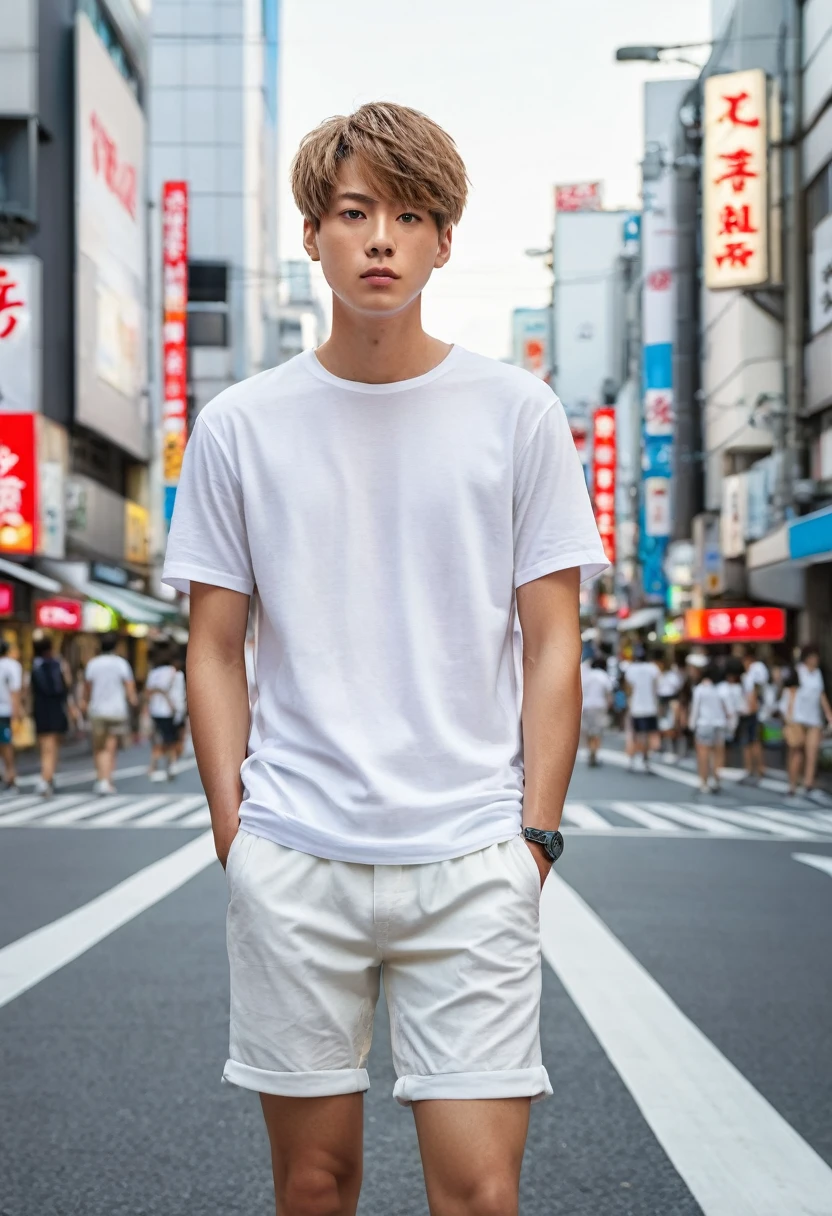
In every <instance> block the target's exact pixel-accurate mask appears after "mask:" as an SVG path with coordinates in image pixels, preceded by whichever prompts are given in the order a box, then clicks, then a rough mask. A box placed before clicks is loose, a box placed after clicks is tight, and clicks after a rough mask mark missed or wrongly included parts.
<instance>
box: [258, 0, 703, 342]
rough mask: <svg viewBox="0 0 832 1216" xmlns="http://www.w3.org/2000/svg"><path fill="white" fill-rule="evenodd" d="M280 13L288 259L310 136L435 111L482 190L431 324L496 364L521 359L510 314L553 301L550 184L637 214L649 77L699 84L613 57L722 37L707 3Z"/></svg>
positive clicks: (421, 1) (306, 4)
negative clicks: (359, 115) (388, 112)
mask: <svg viewBox="0 0 832 1216" xmlns="http://www.w3.org/2000/svg"><path fill="white" fill-rule="evenodd" d="M282 5H283V12H282V30H281V56H282V58H281V69H280V70H281V103H282V104H281V107H280V114H281V119H280V121H281V128H280V142H281V165H280V176H281V195H280V210H281V214H280V230H281V250H280V252H281V257H283V258H303V257H305V254H304V252H303V246H302V244H301V220H300V216H299V215H298V213H297V211H296V209H295V206H294V203H293V201H292V196H291V192H290V190H289V187H288V173H289V165H290V162H291V159H292V156H293V154H294V151H295V148H296V147H297V144H298V142H299V140H300V139H301V137H302V136H303V135H304V134H305V133H306V132H307V131H308V130H310V129H311V128H312V127H314V126H316V125H317V124H318V123H319V122H321V121H322V120H323V119H324V118H328V117H329V116H330V115H333V114H345V113H349V112H350V111H352V110H354V109H355V108H356V107H357V106H359V105H361V104H362V103H363V102H365V101H372V100H387V101H396V102H400V103H402V104H405V105H410V106H414V107H415V108H416V109H419V110H423V111H424V112H425V113H427V114H429V115H430V116H431V118H434V119H435V120H436V121H437V122H439V123H441V124H442V125H443V126H444V127H445V128H446V129H447V130H448V131H449V132H450V134H451V135H452V136H453V137H454V139H455V140H456V142H457V145H458V147H459V149H460V152H461V153H462V156H463V158H464V159H465V161H466V164H467V167H468V172H469V175H470V177H471V179H472V183H473V186H472V191H471V196H470V201H469V205H468V209H467V211H466V214H465V216H464V217H463V220H462V223H461V224H460V226H459V228H458V230H457V232H456V233H455V236H454V250H453V255H452V258H451V261H450V263H449V264H448V266H446V267H445V268H444V269H443V270H441V271H436V272H434V275H433V278H432V279H431V282H430V283H429V284H428V287H427V289H426V291H425V297H424V322H425V327H426V329H428V331H429V332H430V333H433V334H434V335H435V336H437V337H440V338H442V339H443V340H445V341H449V342H458V343H460V344H461V345H463V346H466V347H468V348H469V349H471V350H475V351H478V352H479V353H481V354H484V355H489V356H491V357H493V358H503V357H505V356H507V355H508V354H509V345H510V328H511V311H512V309H514V308H518V307H535V306H539V305H544V304H546V302H547V300H548V298H549V295H550V291H551V277H550V274H549V272H547V270H546V269H545V268H544V266H543V265H542V262H541V261H540V260H539V259H534V258H530V257H528V256H526V254H525V250H526V249H529V248H534V247H538V248H540V247H545V246H546V245H547V244H548V242H549V241H550V239H551V232H552V223H553V186H554V184H555V183H556V182H572V181H595V180H600V181H602V182H603V183H604V204H605V205H606V206H609V207H629V206H633V207H638V205H639V169H638V164H639V161H640V159H641V155H642V148H643V140H642V134H641V123H642V91H643V82H644V81H645V80H656V79H660V78H661V77H667V76H682V75H690V74H692V73H691V70H690V69H687V68H685V67H682V66H678V65H650V64H639V63H634V64H627V63H624V64H619V63H616V62H615V61H614V56H615V50H616V48H617V47H618V46H622V45H628V44H634V43H638V44H649V45H656V44H662V45H669V44H672V43H681V42H695V41H697V40H701V39H706V38H708V37H709V31H710V3H709V0H579V2H578V3H577V4H576V3H575V0H477V2H476V3H474V2H472V0H418V2H417V3H411V4H391V3H390V0H360V2H359V3H357V4H345V3H344V2H343V0H282ZM701 57H702V56H701V55H700V58H701ZM313 274H314V275H315V277H316V283H317V285H318V287H319V290H320V292H321V298H322V300H324V302H325V303H326V302H327V301H328V290H327V288H326V284H325V283H324V281H323V279H322V277H320V268H319V267H318V266H315V267H314V268H313Z"/></svg>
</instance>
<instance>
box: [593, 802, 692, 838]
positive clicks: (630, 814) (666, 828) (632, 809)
mask: <svg viewBox="0 0 832 1216" xmlns="http://www.w3.org/2000/svg"><path fill="white" fill-rule="evenodd" d="M610 810H613V811H615V812H616V814H618V815H623V816H624V818H625V819H632V821H633V823H640V824H641V825H642V827H645V828H656V829H658V830H659V831H661V832H673V831H676V832H678V831H679V828H678V826H677V825H676V824H675V823H671V822H670V821H669V820H667V819H661V818H660V817H659V816H658V815H653V814H652V813H651V812H650V811H645V810H644V809H643V808H642V807H640V806H637V805H636V803H635V802H611V803H610Z"/></svg>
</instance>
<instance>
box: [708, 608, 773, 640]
mask: <svg viewBox="0 0 832 1216" xmlns="http://www.w3.org/2000/svg"><path fill="white" fill-rule="evenodd" d="M785 636H786V614H785V612H784V611H783V609H782V608H756V607H751V608H691V609H689V610H688V611H687V612H686V613H685V640H686V641H688V642H782V640H783V638H784V637H785Z"/></svg>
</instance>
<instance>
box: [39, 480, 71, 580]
mask: <svg viewBox="0 0 832 1216" xmlns="http://www.w3.org/2000/svg"><path fill="white" fill-rule="evenodd" d="M38 491H39V493H38V512H39V519H40V543H39V547H38V553H39V554H40V556H41V557H52V558H62V557H64V556H65V551H66V478H65V476H64V468H63V465H62V464H61V463H60V461H58V460H42V461H40V463H39V464H38Z"/></svg>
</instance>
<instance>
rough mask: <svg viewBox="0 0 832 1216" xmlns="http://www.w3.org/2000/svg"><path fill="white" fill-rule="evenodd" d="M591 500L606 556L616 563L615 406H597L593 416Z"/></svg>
mask: <svg viewBox="0 0 832 1216" xmlns="http://www.w3.org/2000/svg"><path fill="white" fill-rule="evenodd" d="M592 439H593V446H592V501H593V503H594V505H595V521H596V523H597V525H598V531H599V533H600V535H601V543H602V545H603V546H604V552H605V553H606V555H607V559H608V560H609V561H610V562H612V563H613V564H614V563H615V468H616V450H615V410H614V409H612V408H607V407H605V408H604V409H600V410H596V411H595V414H594V415H593V419H592Z"/></svg>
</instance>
